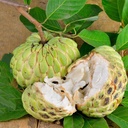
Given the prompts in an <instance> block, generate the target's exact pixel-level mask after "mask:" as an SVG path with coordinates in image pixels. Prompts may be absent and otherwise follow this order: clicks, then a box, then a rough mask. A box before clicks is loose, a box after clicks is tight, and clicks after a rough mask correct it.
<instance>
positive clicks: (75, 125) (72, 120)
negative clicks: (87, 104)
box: [63, 113, 84, 128]
mask: <svg viewBox="0 0 128 128" xmlns="http://www.w3.org/2000/svg"><path fill="white" fill-rule="evenodd" d="M63 123H64V124H63V126H64V128H83V125H84V119H83V117H82V115H80V114H79V113H74V114H73V115H72V116H68V117H65V118H64V122H63Z"/></svg>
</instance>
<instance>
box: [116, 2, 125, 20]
mask: <svg viewBox="0 0 128 128" xmlns="http://www.w3.org/2000/svg"><path fill="white" fill-rule="evenodd" d="M124 3H125V0H117V6H118V13H119V17H120V20H121V22H122V21H123V20H122V19H123V17H122V15H123V9H124Z"/></svg>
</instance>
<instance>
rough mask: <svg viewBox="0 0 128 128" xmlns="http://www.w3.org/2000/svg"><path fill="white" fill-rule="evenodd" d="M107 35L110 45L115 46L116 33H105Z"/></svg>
mask: <svg viewBox="0 0 128 128" xmlns="http://www.w3.org/2000/svg"><path fill="white" fill-rule="evenodd" d="M107 35H108V36H109V38H110V41H111V45H112V46H114V45H115V44H116V40H117V37H118V33H111V32H107Z"/></svg>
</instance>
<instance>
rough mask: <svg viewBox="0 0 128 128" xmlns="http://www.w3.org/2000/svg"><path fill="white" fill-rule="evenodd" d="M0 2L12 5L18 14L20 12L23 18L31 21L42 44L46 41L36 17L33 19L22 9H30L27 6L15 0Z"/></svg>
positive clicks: (1, 0) (0, 0)
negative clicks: (12, 0) (14, 0)
mask: <svg viewBox="0 0 128 128" xmlns="http://www.w3.org/2000/svg"><path fill="white" fill-rule="evenodd" d="M0 2H1V3H5V4H8V5H11V6H14V7H15V8H16V9H17V11H18V12H19V13H20V14H22V15H23V16H24V17H25V18H27V19H28V20H29V21H30V22H31V23H33V24H34V25H35V27H36V29H37V30H38V32H39V35H40V38H41V43H42V44H44V43H45V42H46V39H45V37H44V33H43V31H42V25H41V24H40V23H39V22H38V21H37V20H36V19H34V18H33V17H32V16H31V15H29V13H27V12H26V11H25V10H24V8H25V9H27V10H29V9H30V7H29V6H27V5H23V4H19V3H16V2H11V1H8V0H0Z"/></svg>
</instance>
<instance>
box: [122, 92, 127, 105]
mask: <svg viewBox="0 0 128 128" xmlns="http://www.w3.org/2000/svg"><path fill="white" fill-rule="evenodd" d="M121 104H122V105H123V106H124V107H128V90H127V91H125V94H124V98H123V100H122V102H121Z"/></svg>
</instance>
